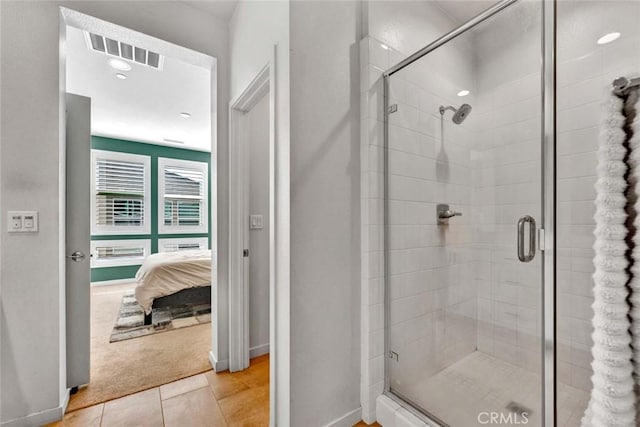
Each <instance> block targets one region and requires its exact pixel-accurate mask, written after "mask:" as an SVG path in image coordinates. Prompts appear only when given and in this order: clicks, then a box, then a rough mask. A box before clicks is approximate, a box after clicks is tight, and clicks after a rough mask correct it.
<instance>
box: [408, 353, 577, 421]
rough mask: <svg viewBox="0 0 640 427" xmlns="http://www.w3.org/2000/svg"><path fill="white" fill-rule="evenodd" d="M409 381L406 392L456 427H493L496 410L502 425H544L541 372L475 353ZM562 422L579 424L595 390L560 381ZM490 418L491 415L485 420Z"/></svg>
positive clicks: (559, 394) (416, 402)
mask: <svg viewBox="0 0 640 427" xmlns="http://www.w3.org/2000/svg"><path fill="white" fill-rule="evenodd" d="M414 378H416V380H415V381H413V382H412V383H411V384H403V385H402V390H403V392H404V393H403V394H404V395H405V396H411V397H412V398H413V401H414V403H415V404H416V405H418V406H420V407H421V408H423V409H424V410H425V411H427V412H428V413H430V414H433V415H435V416H437V417H438V418H439V419H440V420H442V421H443V422H444V423H446V424H447V425H449V426H451V427H470V426H482V425H487V424H488V423H487V421H490V417H491V416H492V414H493V413H497V414H503V418H502V421H503V422H502V423H501V424H502V425H529V426H539V425H541V421H542V414H541V411H540V395H541V391H540V383H541V381H540V375H539V374H537V373H534V372H532V371H528V370H526V369H524V368H521V367H519V366H516V365H513V364H511V363H508V362H505V361H503V360H501V359H498V358H496V357H494V356H491V355H489V354H486V353H483V352H480V351H475V352H473V353H471V354H469V355H468V356H466V357H464V358H463V359H461V360H459V361H458V362H456V363H454V364H453V365H451V366H449V367H447V368H445V369H444V370H442V371H439V372H438V373H437V374H435V375H432V376H430V377H427V378H420V377H419V376H418V375H416V376H415V377H414ZM557 398H558V405H557V407H558V418H557V419H558V425H561V426H563V427H574V426H575V427H578V426H580V420H581V418H582V414H583V413H584V410H585V408H586V407H587V403H588V401H589V393H588V392H586V391H584V390H580V389H577V388H574V387H571V386H569V385H566V384H563V383H561V382H559V383H558V396H557ZM485 418H486V419H485Z"/></svg>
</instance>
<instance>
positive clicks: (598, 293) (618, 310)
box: [582, 94, 636, 427]
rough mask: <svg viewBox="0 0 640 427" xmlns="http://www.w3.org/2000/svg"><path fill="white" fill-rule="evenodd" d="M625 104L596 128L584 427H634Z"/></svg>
mask: <svg viewBox="0 0 640 427" xmlns="http://www.w3.org/2000/svg"><path fill="white" fill-rule="evenodd" d="M622 109H623V101H622V99H620V98H618V97H617V96H615V95H613V94H612V95H611V98H610V99H609V100H608V102H607V105H606V110H605V115H604V118H603V121H602V123H601V126H600V138H599V147H598V167H597V177H598V179H597V181H596V185H595V187H596V193H597V194H596V202H595V203H596V213H595V221H596V229H595V232H594V234H595V237H596V241H595V244H594V250H595V258H594V260H593V264H594V267H595V273H594V275H593V280H594V289H593V291H594V297H595V302H594V303H593V310H594V317H593V328H594V332H593V349H592V355H593V363H592V365H591V366H592V367H593V376H592V378H591V379H592V381H593V389H592V391H591V400H590V401H589V406H588V408H587V410H586V412H585V415H584V417H583V419H582V427H634V426H635V418H636V414H635V395H634V382H633V378H632V372H633V366H632V363H631V356H632V352H631V347H630V344H631V335H630V332H629V326H630V324H629V319H628V317H627V316H628V314H629V305H628V303H627V296H628V294H629V292H628V289H627V281H628V274H627V272H626V268H627V267H628V265H629V263H628V261H627V259H626V257H625V252H626V251H627V248H628V245H627V244H626V242H625V238H626V237H627V228H626V226H625V220H626V217H627V215H626V213H625V205H626V203H627V198H626V197H625V189H626V188H627V182H626V180H625V173H626V172H627V165H626V164H625V162H624V158H625V155H626V153H627V150H626V148H625V146H624V143H625V138H626V134H625V132H624V130H623V126H624V124H625V116H624V114H623V111H622Z"/></svg>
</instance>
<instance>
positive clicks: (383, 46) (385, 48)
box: [380, 43, 389, 50]
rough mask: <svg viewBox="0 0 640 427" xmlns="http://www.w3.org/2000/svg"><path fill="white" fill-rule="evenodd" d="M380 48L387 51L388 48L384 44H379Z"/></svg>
mask: <svg viewBox="0 0 640 427" xmlns="http://www.w3.org/2000/svg"><path fill="white" fill-rule="evenodd" d="M380 47H382V48H383V49H384V50H389V46H387V45H386V44H383V43H380Z"/></svg>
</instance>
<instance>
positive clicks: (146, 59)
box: [85, 32, 164, 70]
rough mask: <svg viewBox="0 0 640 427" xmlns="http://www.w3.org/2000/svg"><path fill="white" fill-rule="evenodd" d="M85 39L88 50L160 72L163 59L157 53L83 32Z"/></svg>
mask: <svg viewBox="0 0 640 427" xmlns="http://www.w3.org/2000/svg"><path fill="white" fill-rule="evenodd" d="M85 38H86V40H87V45H88V46H89V48H90V49H92V50H95V51H96V52H102V53H105V54H107V55H110V56H115V57H117V58H122V59H126V60H129V61H133V62H135V63H137V64H140V65H146V66H147V67H151V68H155V69H156V70H162V65H163V63H164V57H163V56H162V55H160V54H159V53H156V52H152V51H150V50H147V49H142V48H140V47H137V46H132V45H130V44H127V43H123V42H120V41H118V40H113V39H110V38H108V37H104V36H100V35H98V34H94V33H89V32H85Z"/></svg>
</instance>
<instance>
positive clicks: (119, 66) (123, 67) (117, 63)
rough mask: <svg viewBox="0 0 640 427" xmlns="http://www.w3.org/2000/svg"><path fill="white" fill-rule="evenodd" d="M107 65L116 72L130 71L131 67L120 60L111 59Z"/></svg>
mask: <svg viewBox="0 0 640 427" xmlns="http://www.w3.org/2000/svg"><path fill="white" fill-rule="evenodd" d="M109 65H110V66H111V68H114V69H116V70H118V71H129V70H131V65H129V63H128V62H124V61H123V60H121V59H116V58H111V59H110V60H109Z"/></svg>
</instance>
